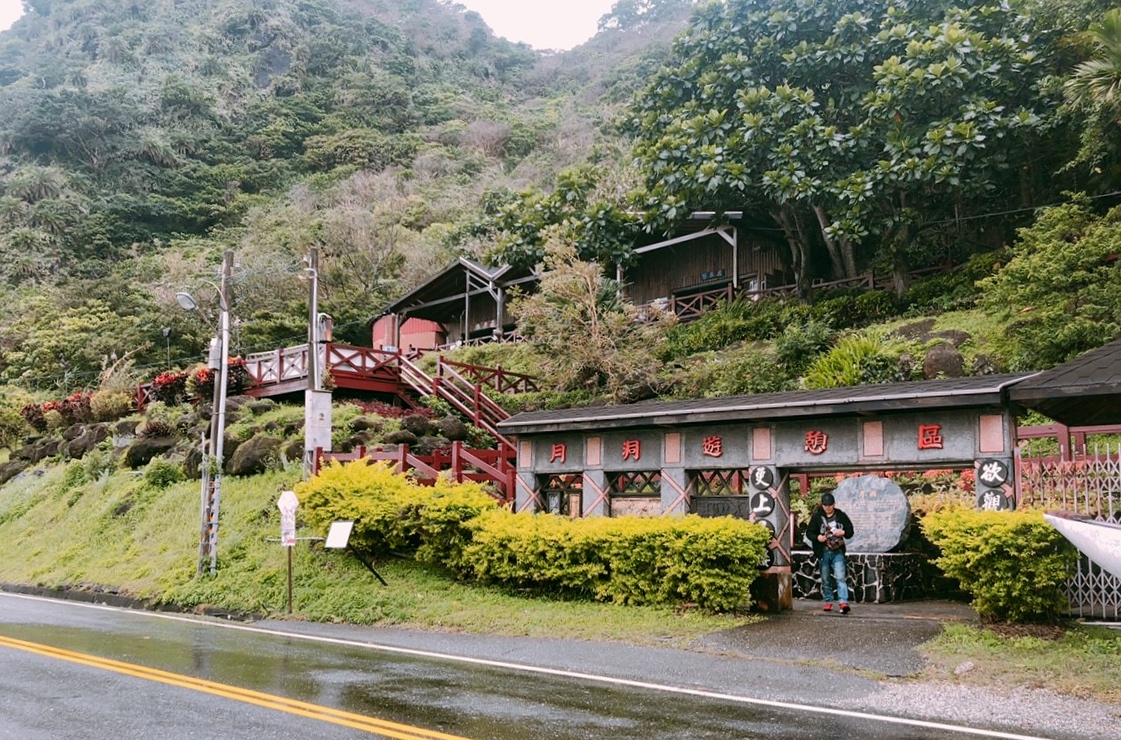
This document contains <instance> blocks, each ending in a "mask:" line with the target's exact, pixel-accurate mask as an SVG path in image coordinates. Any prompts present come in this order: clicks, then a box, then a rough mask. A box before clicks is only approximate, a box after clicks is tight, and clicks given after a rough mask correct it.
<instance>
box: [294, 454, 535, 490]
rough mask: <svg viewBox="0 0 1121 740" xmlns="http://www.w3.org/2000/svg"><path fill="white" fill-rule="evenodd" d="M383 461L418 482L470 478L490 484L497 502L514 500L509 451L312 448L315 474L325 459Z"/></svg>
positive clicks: (511, 461) (326, 461) (512, 462)
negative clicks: (444, 475)
mask: <svg viewBox="0 0 1121 740" xmlns="http://www.w3.org/2000/svg"><path fill="white" fill-rule="evenodd" d="M362 459H366V460H372V461H377V460H387V461H389V462H392V463H395V465H396V470H397V472H398V473H405V472H409V471H411V472H412V473H413V475H414V476H415V478H416V480H417V482H418V483H420V484H422V485H432V484H433V483H435V482H436V478H437V477H438V476H439V475H440V474H441V473H448V474H450V475H451V477H452V478H453V479H454V480H456V481H459V482H462V481H466V480H471V481H476V482H479V483H490V484H492V485H493V486H494V488H495V497H496V498H498V499H499V500H500V501H503V502H509V501H513V500H514V491H515V480H514V475H515V470H516V460H515V457H514V455H513V453H512V452H511V451H503V450H477V449H471V448H469V447H465V446H464V445H463V443H462V442H453V443H452V446H451V447H448V448H437V449H435V450H433V451H432V454H430V455H414V454H412V453H411V452H410V450H409V446H408V445H397V446H396V449H393V450H376V449H368V448H366V447H359V448H357V449H355V450H354V451H352V452H326V451H324V450H323V448H317V449H316V450H315V474H316V475H318V474H319V471H320V469H321V468H322V467H323V465H325V464H326V463H328V462H332V461H334V462H348V461H353V460H362Z"/></svg>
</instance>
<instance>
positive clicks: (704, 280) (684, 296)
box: [378, 212, 790, 347]
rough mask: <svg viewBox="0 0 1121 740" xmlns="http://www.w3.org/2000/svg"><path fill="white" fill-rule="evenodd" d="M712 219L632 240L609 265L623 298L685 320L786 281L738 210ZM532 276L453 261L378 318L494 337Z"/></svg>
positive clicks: (705, 216)
mask: <svg viewBox="0 0 1121 740" xmlns="http://www.w3.org/2000/svg"><path fill="white" fill-rule="evenodd" d="M715 217H716V214H715V213H712V212H696V213H694V214H692V215H691V216H690V217H689V218H688V219H686V220H685V221H684V222H682V223H681V224H680V225H679V226H678V228H677V229H676V230H675V232H674V233H673V234H672V235H670V236H668V237H666V238H650V239H649V240H646V241H644V242H643V243H640V244H638V245H636V247H635V249H634V259H633V260H631V261H630V262H629V264H628V265H625V266H624V265H615V266H614V268H613V269H614V274H615V277H616V278H617V279H618V281H619V283H620V284H621V285H622V286H623V294H624V297H625V298H626V299H627V300H629V301H630V302H631V303H633V304H634V305H636V306H639V307H644V306H657V307H658V308H661V309H663V310H667V311H672V312H673V313H674V314H676V315H677V316H678V318H679V319H680V320H683V321H688V320H690V319H694V318H697V316H699V315H700V314H701V313H703V312H704V311H706V310H708V309H709V308H712V307H713V306H715V305H718V304H719V303H721V302H724V301H729V300H732V299H733V298H735V297H737V296H740V295H749V296H758V295H762V293H763V292H765V291H767V290H770V289H772V288H774V287H776V286H784V285H787V284H788V283H789V282H790V279H789V277H788V274H787V272H786V271H785V268H784V266H783V262H782V250H781V249H780V248H779V247H778V246H776V245H775V244H773V243H770V242H765V241H762V240H759V239H756V238H753V237H750V236H748V235H747V231H746V229H745V228H744V223H743V220H742V214H741V213H739V212H731V213H726V214H724V217H725V220H724V222H722V223H719V224H717V223H715V221H714V219H715ZM606 269H607V270H608V271H609V272H610V271H611V270H612V268H611V267H608V268H606ZM539 279H540V274H538V273H537V272H536V271H534V270H532V269H528V268H514V267H510V266H509V265H503V266H500V267H486V266H484V265H481V264H479V263H478V262H475V261H473V260H469V259H466V258H460V259H458V260H456V261H455V262H454V263H452V264H451V265H449V266H448V267H446V268H445V269H444V270H443V271H441V272H439V273H437V274H436V275H434V276H432V277H431V278H430V279H429V280H427V281H426V282H425V283H423V284H422V285H419V286H418V287H416V288H414V289H413V290H412V291H410V292H409V293H407V294H406V295H404V296H402V297H401V298H399V299H398V300H396V301H394V302H393V303H391V304H390V305H389V306H388V307H387V308H386V311H385V314H384V315H383V316H382V317H381V318H379V320H378V321H379V323H381V324H382V325H389V324H390V323H391V322H390V321H389V318H388V317H395V318H394V319H392V322H393V323H395V325H396V326H398V327H401V329H400V330H399V331H400V332H403V331H404V328H405V327H407V326H408V325H409V324H408V321H409V320H410V319H425V320H428V321H433V322H436V323H438V324H440V325H441V327H442V328H443V333H444V337H445V343H444V344H443V346H457V345H459V344H463V343H468V344H471V343H478V342H486V341H495V340H501V339H504V338H506V337H508V336H511V335H512V334H513V332H514V330H515V325H514V321H513V320H512V319H511V318H510V315H509V312H508V311H507V304H508V301H509V299H510V295H511V293H510V291H511V290H512V289H513V288H515V287H517V288H519V289H521V290H524V291H532V290H534V289H535V288H536V285H537V283H538V281H539ZM385 343H386V344H388V345H391V346H405V339H404V338H403V337H402V336H396V337H393V338H388V337H387V338H386V341H385ZM415 346H418V347H419V345H415Z"/></svg>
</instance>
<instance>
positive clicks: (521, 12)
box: [0, 0, 615, 49]
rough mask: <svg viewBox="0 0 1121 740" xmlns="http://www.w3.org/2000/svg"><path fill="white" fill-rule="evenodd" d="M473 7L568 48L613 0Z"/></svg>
mask: <svg viewBox="0 0 1121 740" xmlns="http://www.w3.org/2000/svg"><path fill="white" fill-rule="evenodd" d="M457 2H459V3H460V4H461V5H463V6H465V7H467V8H468V9H469V10H474V11H476V12H477V13H478V14H479V15H481V16H482V17H483V20H485V21H486V22H487V25H488V26H490V27H491V29H492V30H493V31H494V33H495V35H496V36H505V37H506V38H507V39H509V40H510V41H524V42H525V43H527V44H529V45H530V46H532V47H533V48H535V49H571V48H572V47H573V46H577V45H578V44H582V43H584V42H585V41H587V40H588V39H590V38H591V37H592V36H594V35H595V33H596V24H597V23H599V19H600V17H601V16H603V15H604V14H605V13H607V11H609V10H611V6H612V5H614V4H615V0H457ZM22 14H23V2H22V0H0V31H3V30H6V29H7V28H8V27H9V26H11V25H12V24H13V23H15V21H16V19H17V18H19V17H20V15H22Z"/></svg>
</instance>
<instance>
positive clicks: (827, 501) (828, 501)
mask: <svg viewBox="0 0 1121 740" xmlns="http://www.w3.org/2000/svg"><path fill="white" fill-rule="evenodd" d="M821 505H822V506H832V505H833V494H831V493H823V494H821Z"/></svg>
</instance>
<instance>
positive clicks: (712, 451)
mask: <svg viewBox="0 0 1121 740" xmlns="http://www.w3.org/2000/svg"><path fill="white" fill-rule="evenodd" d="M701 452H702V453H703V454H705V455H708V456H709V457H720V456H721V455H723V454H724V440H722V439H721V438H720V435H718V434H714V435H712V436H711V437H705V440H704V443H703V444H702V446H701Z"/></svg>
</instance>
